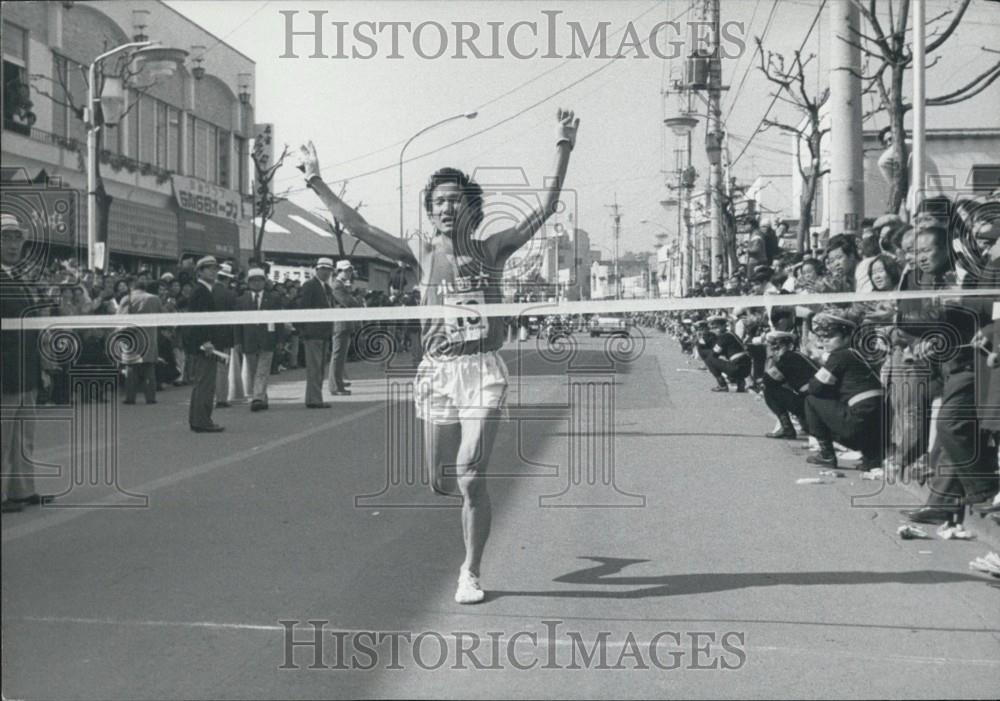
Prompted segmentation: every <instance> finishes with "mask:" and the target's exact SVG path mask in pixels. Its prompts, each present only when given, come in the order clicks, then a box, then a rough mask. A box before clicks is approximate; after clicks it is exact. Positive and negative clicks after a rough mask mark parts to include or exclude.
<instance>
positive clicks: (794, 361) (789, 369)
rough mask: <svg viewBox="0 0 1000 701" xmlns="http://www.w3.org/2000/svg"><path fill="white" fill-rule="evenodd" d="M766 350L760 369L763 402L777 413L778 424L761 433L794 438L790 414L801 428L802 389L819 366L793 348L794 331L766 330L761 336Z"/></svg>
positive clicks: (803, 402) (803, 421)
mask: <svg viewBox="0 0 1000 701" xmlns="http://www.w3.org/2000/svg"><path fill="white" fill-rule="evenodd" d="M765 338H766V340H767V347H768V350H769V351H770V353H769V358H768V360H767V366H766V369H765V370H764V403H765V404H767V408H768V409H770V410H771V412H772V413H773V414H774V415H775V416H777V417H778V421H779V422H780V424H781V425H780V427H779V428H778V430H776V431H772V432H771V433H767V434H765V435H766V436H767V437H768V438H779V439H794V438H796V432H795V426H794V425H793V424H792V420H791V416H790V415H793V416H795V418H797V419H798V420H799V424H800V425H801V426H802V427H803V429H805V428H806V427H807V426H808V424H807V422H806V399H805V398H806V392H807V391H808V390H809V380H810V379H812V377H813V376H814V375H815V374H816V371H817V370H818V369H819V368H818V367H817V366H816V363H814V362H813V361H812V360H810V359H809V358H807V357H806V356H805V355H803V354H802V353H800V352H799V351H797V350H795V335H794V334H792V333H790V332H788V331H770V332H768V334H767V336H766V337H765Z"/></svg>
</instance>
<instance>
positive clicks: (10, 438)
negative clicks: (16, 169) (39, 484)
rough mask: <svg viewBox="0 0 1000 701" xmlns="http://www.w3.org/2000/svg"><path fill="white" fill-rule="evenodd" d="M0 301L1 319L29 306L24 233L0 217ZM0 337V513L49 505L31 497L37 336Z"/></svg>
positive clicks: (12, 219) (6, 332)
mask: <svg viewBox="0 0 1000 701" xmlns="http://www.w3.org/2000/svg"><path fill="white" fill-rule="evenodd" d="M0 229H2V232H0V237H2V238H0V302H2V307H3V308H2V316H3V318H5V319H11V318H13V319H17V318H20V317H21V316H22V315H23V314H24V312H25V311H26V310H27V309H28V308H30V307H31V306H32V304H33V298H34V296H33V295H32V293H31V289H30V288H29V287H27V286H26V285H24V284H22V283H21V275H20V273H19V271H18V270H17V264H18V263H19V262H20V261H21V254H22V252H23V249H24V242H25V238H26V234H27V231H26V229H25V227H24V225H23V224H21V222H20V220H18V218H17V217H16V216H14V215H12V214H3V215H0ZM4 327H5V328H4V329H3V330H2V332H0V342H2V352H0V363H2V371H0V372H2V387H3V422H2V426H3V428H2V436H0V466H2V472H0V492H2V498H0V501H2V510H3V513H11V512H16V511H21V510H22V509H23V508H24V506H25V505H31V504H40V503H42V502H43V501H49V500H51V497H42V496H39V495H38V494H37V493H36V492H35V468H34V464H33V463H32V462H31V456H32V453H33V452H34V448H35V421H34V418H35V393H36V391H37V390H38V385H39V382H40V380H41V365H40V363H39V360H38V353H37V352H35V349H36V348H38V332H37V331H24V332H21V331H18V330H15V329H8V328H6V324H5V325H4Z"/></svg>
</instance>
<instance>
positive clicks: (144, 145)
mask: <svg viewBox="0 0 1000 701" xmlns="http://www.w3.org/2000/svg"><path fill="white" fill-rule="evenodd" d="M136 112H138V113H139V155H138V156H136V160H138V161H142V162H143V163H155V162H156V101H155V100H153V99H152V98H149V97H146V96H145V95H143V96H142V97H140V98H139V104H138V105H137V106H136Z"/></svg>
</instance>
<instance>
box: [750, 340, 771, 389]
mask: <svg viewBox="0 0 1000 701" xmlns="http://www.w3.org/2000/svg"><path fill="white" fill-rule="evenodd" d="M747 352H748V353H749V354H750V359H751V360H752V361H753V371H752V372H751V375H752V376H753V381H754V382H760V381H761V380H762V379H763V378H764V366H765V365H766V364H767V346H765V345H764V344H762V343H748V344H747Z"/></svg>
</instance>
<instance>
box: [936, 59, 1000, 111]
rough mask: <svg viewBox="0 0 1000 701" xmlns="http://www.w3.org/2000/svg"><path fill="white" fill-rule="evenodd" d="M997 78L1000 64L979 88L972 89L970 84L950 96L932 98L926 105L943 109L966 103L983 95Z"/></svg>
mask: <svg viewBox="0 0 1000 701" xmlns="http://www.w3.org/2000/svg"><path fill="white" fill-rule="evenodd" d="M997 78H1000V64H997V66H994V70H993V73H991V74H990V75H989V77H988V78H987V79H986V80H985V81H984V82H983V83H982V84H981V85H979V86H978V87H976V88H972V87H971V85H972V84H971V83H970V84H968V85H965V86H963V87H962V88H961V89H960V90H956V91H955V92H953V93H950V94H948V95H942V96H940V97H935V98H931V99H929V100H927V101H926V104H927V105H929V106H932V107H942V106H944V105H955V104H958V103H959V102H965V101H966V100H970V99H972V98H973V97H975V96H976V95H978V94H979V93H981V92H982V91H983V90H985V89H986V88H988V87H989V86H990V85H992V84H993V83H994V82H995V81H996V79H997ZM977 80H978V79H977ZM973 82H976V81H973ZM962 93H965V94H962Z"/></svg>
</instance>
